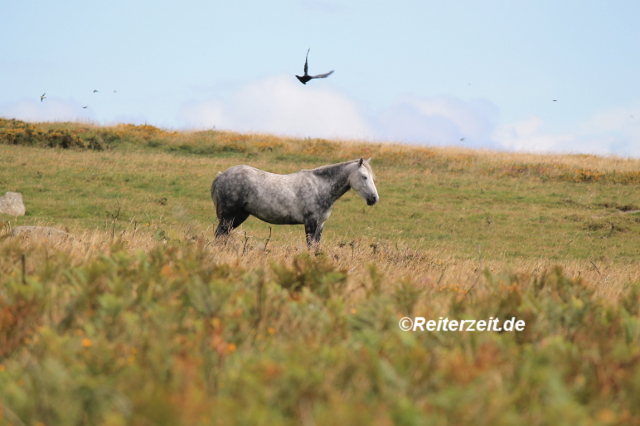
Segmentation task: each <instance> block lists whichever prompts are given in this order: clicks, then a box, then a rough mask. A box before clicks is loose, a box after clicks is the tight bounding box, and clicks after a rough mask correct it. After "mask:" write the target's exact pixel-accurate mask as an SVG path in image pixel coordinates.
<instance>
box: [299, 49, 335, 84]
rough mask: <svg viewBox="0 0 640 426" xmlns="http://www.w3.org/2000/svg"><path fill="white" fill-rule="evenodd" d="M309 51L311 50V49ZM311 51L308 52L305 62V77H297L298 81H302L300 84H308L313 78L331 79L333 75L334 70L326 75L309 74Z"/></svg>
mask: <svg viewBox="0 0 640 426" xmlns="http://www.w3.org/2000/svg"><path fill="white" fill-rule="evenodd" d="M309 50H311V48H309ZM309 50H307V57H306V59H305V60H304V75H302V76H300V75H296V77H297V78H298V80H300V83H302V84H307V81H309V80H311V79H312V78H326V77H329V76H330V75H331V74H332V73H333V70H331V71H329V72H328V73H325V74H318V75H309V74H308V71H309V65H308V61H309Z"/></svg>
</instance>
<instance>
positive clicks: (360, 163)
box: [358, 158, 364, 167]
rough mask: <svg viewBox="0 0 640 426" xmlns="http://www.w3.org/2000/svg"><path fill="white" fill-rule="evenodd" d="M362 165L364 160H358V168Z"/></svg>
mask: <svg viewBox="0 0 640 426" xmlns="http://www.w3.org/2000/svg"><path fill="white" fill-rule="evenodd" d="M362 163H364V158H360V162H359V163H358V167H362Z"/></svg>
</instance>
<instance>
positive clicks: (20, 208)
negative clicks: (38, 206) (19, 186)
mask: <svg viewBox="0 0 640 426" xmlns="http://www.w3.org/2000/svg"><path fill="white" fill-rule="evenodd" d="M0 213H3V214H8V215H11V216H24V215H25V213H26V209H25V208H24V203H23V202H22V194H21V193H19V192H7V193H6V194H4V195H3V196H2V197H0Z"/></svg>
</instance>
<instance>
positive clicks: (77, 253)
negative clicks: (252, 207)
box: [0, 120, 640, 425]
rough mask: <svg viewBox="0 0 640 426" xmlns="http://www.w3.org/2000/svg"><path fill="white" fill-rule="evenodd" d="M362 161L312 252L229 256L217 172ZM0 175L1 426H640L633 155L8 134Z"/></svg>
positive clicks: (256, 248)
mask: <svg viewBox="0 0 640 426" xmlns="http://www.w3.org/2000/svg"><path fill="white" fill-rule="evenodd" d="M362 156H364V157H372V158H373V160H372V166H373V168H374V170H375V172H376V175H377V177H376V185H377V188H378V192H379V194H380V202H379V203H378V204H377V205H376V206H374V207H367V206H366V204H365V203H364V201H363V200H361V199H360V198H359V197H358V196H357V195H356V194H354V193H353V192H350V193H348V194H347V195H345V196H344V197H343V198H342V199H340V200H339V201H338V202H337V203H336V206H335V207H334V211H333V214H332V216H331V218H330V219H329V220H328V221H327V223H326V225H325V232H324V235H323V243H322V249H321V251H320V253H318V254H317V255H314V254H309V253H308V252H307V250H306V247H305V244H304V235H303V227H302V226H272V227H271V229H270V227H269V225H268V224H265V223H262V222H260V221H259V220H257V219H255V218H250V219H249V220H248V221H247V222H245V224H243V225H242V227H241V228H239V229H238V230H237V231H235V232H234V234H233V237H232V238H231V239H230V240H229V241H228V242H227V243H225V244H222V243H216V242H215V241H213V229H215V226H216V225H217V220H216V219H215V214H214V210H213V206H212V203H211V199H210V196H209V189H210V185H211V181H212V180H213V178H214V177H215V175H216V173H217V172H218V171H221V170H224V169H226V168H227V167H230V166H232V165H236V164H249V165H252V166H255V167H258V168H261V169H264V170H268V171H272V172H278V173H290V172H295V171H298V170H300V169H302V168H313V167H317V166H320V165H324V164H330V163H334V162H340V161H345V160H349V159H354V158H359V157H362ZM0 158H2V159H3V161H0V192H2V193H4V191H16V192H21V193H22V194H23V197H24V200H25V204H26V207H27V215H26V216H24V217H18V218H13V217H7V216H3V217H0V220H3V222H2V224H3V228H2V230H1V231H0V238H1V240H0V404H1V405H0V424H1V423H2V422H3V421H6V422H8V424H38V422H40V423H41V424H78V423H80V424H113V425H121V424H135V425H138V424H190V425H196V424H203V425H206V424H234V423H240V424H300V423H302V424H336V423H344V424H380V425H386V424H403V425H404V424H407V425H410V424H443V423H452V424H461V423H462V424H468V423H472V424H513V423H525V424H548V423H565V422H569V421H571V422H574V423H575V422H580V423H585V422H587V423H588V422H591V423H592V424H632V423H640V409H638V408H637V407H638V405H637V401H636V399H635V396H636V395H637V394H638V391H640V389H637V386H638V383H640V382H639V381H638V378H639V377H640V368H638V360H639V359H640V349H639V348H640V346H639V345H638V343H639V340H640V332H639V330H640V322H639V318H638V313H639V297H640V296H639V295H640V267H639V266H638V264H637V260H638V254H639V253H640V239H639V238H638V236H639V235H638V234H639V233H640V199H638V195H637V194H638V186H639V185H640V160H635V159H622V158H617V157H606V158H605V157H596V156H587V155H533V154H524V153H522V154H516V153H506V152H493V151H473V150H465V149H461V148H452V147H449V148H434V147H412V146H404V145H394V144H383V143H365V142H353V141H329V140H321V139H292V138H280V137H275V136H272V135H252V134H248V135H246V134H237V133H232V132H221V131H205V132H168V131H164V130H162V129H158V128H155V127H153V126H147V125H144V126H132V125H118V126H112V127H102V126H95V125H91V124H81V123H36V124H33V123H24V122H20V121H15V120H0ZM0 195H2V194H0ZM21 225H43V226H53V227H56V228H58V229H62V230H65V231H66V232H68V233H69V236H68V237H54V236H49V237H47V236H42V235H36V234H32V235H29V234H26V235H23V236H20V237H13V236H11V229H13V228H15V227H17V226H21ZM23 259H24V260H23ZM23 265H24V268H23ZM23 269H24V273H23ZM406 316H408V317H413V316H421V317H425V318H426V319H427V320H430V319H433V320H438V318H440V317H443V318H449V319H451V320H488V319H489V318H496V317H500V319H501V320H504V319H509V318H512V317H517V318H518V319H521V320H524V321H525V322H526V328H525V330H524V331H514V332H501V333H498V332H493V331H475V332H472V331H465V332H457V331H424V332H423V331H414V332H411V331H410V332H405V331H402V330H400V328H399V327H398V321H399V320H400V319H401V318H402V317H406Z"/></svg>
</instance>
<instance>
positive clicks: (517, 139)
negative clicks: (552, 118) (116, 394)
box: [493, 116, 575, 152]
mask: <svg viewBox="0 0 640 426" xmlns="http://www.w3.org/2000/svg"><path fill="white" fill-rule="evenodd" d="M543 127H544V120H542V118H540V117H537V116H532V117H529V118H527V119H526V120H522V121H518V122H516V123H509V124H505V125H501V126H499V127H498V128H496V130H495V131H494V133H493V139H494V140H495V141H496V142H498V144H499V145H500V146H502V147H504V148H507V149H509V150H513V151H527V152H549V151H554V150H558V148H559V147H564V148H568V147H569V146H571V145H573V144H574V143H575V137H574V136H573V135H571V134H560V135H552V134H548V133H544V132H543V131H542V128H543ZM565 151H566V149H565ZM569 151H570V149H569Z"/></svg>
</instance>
